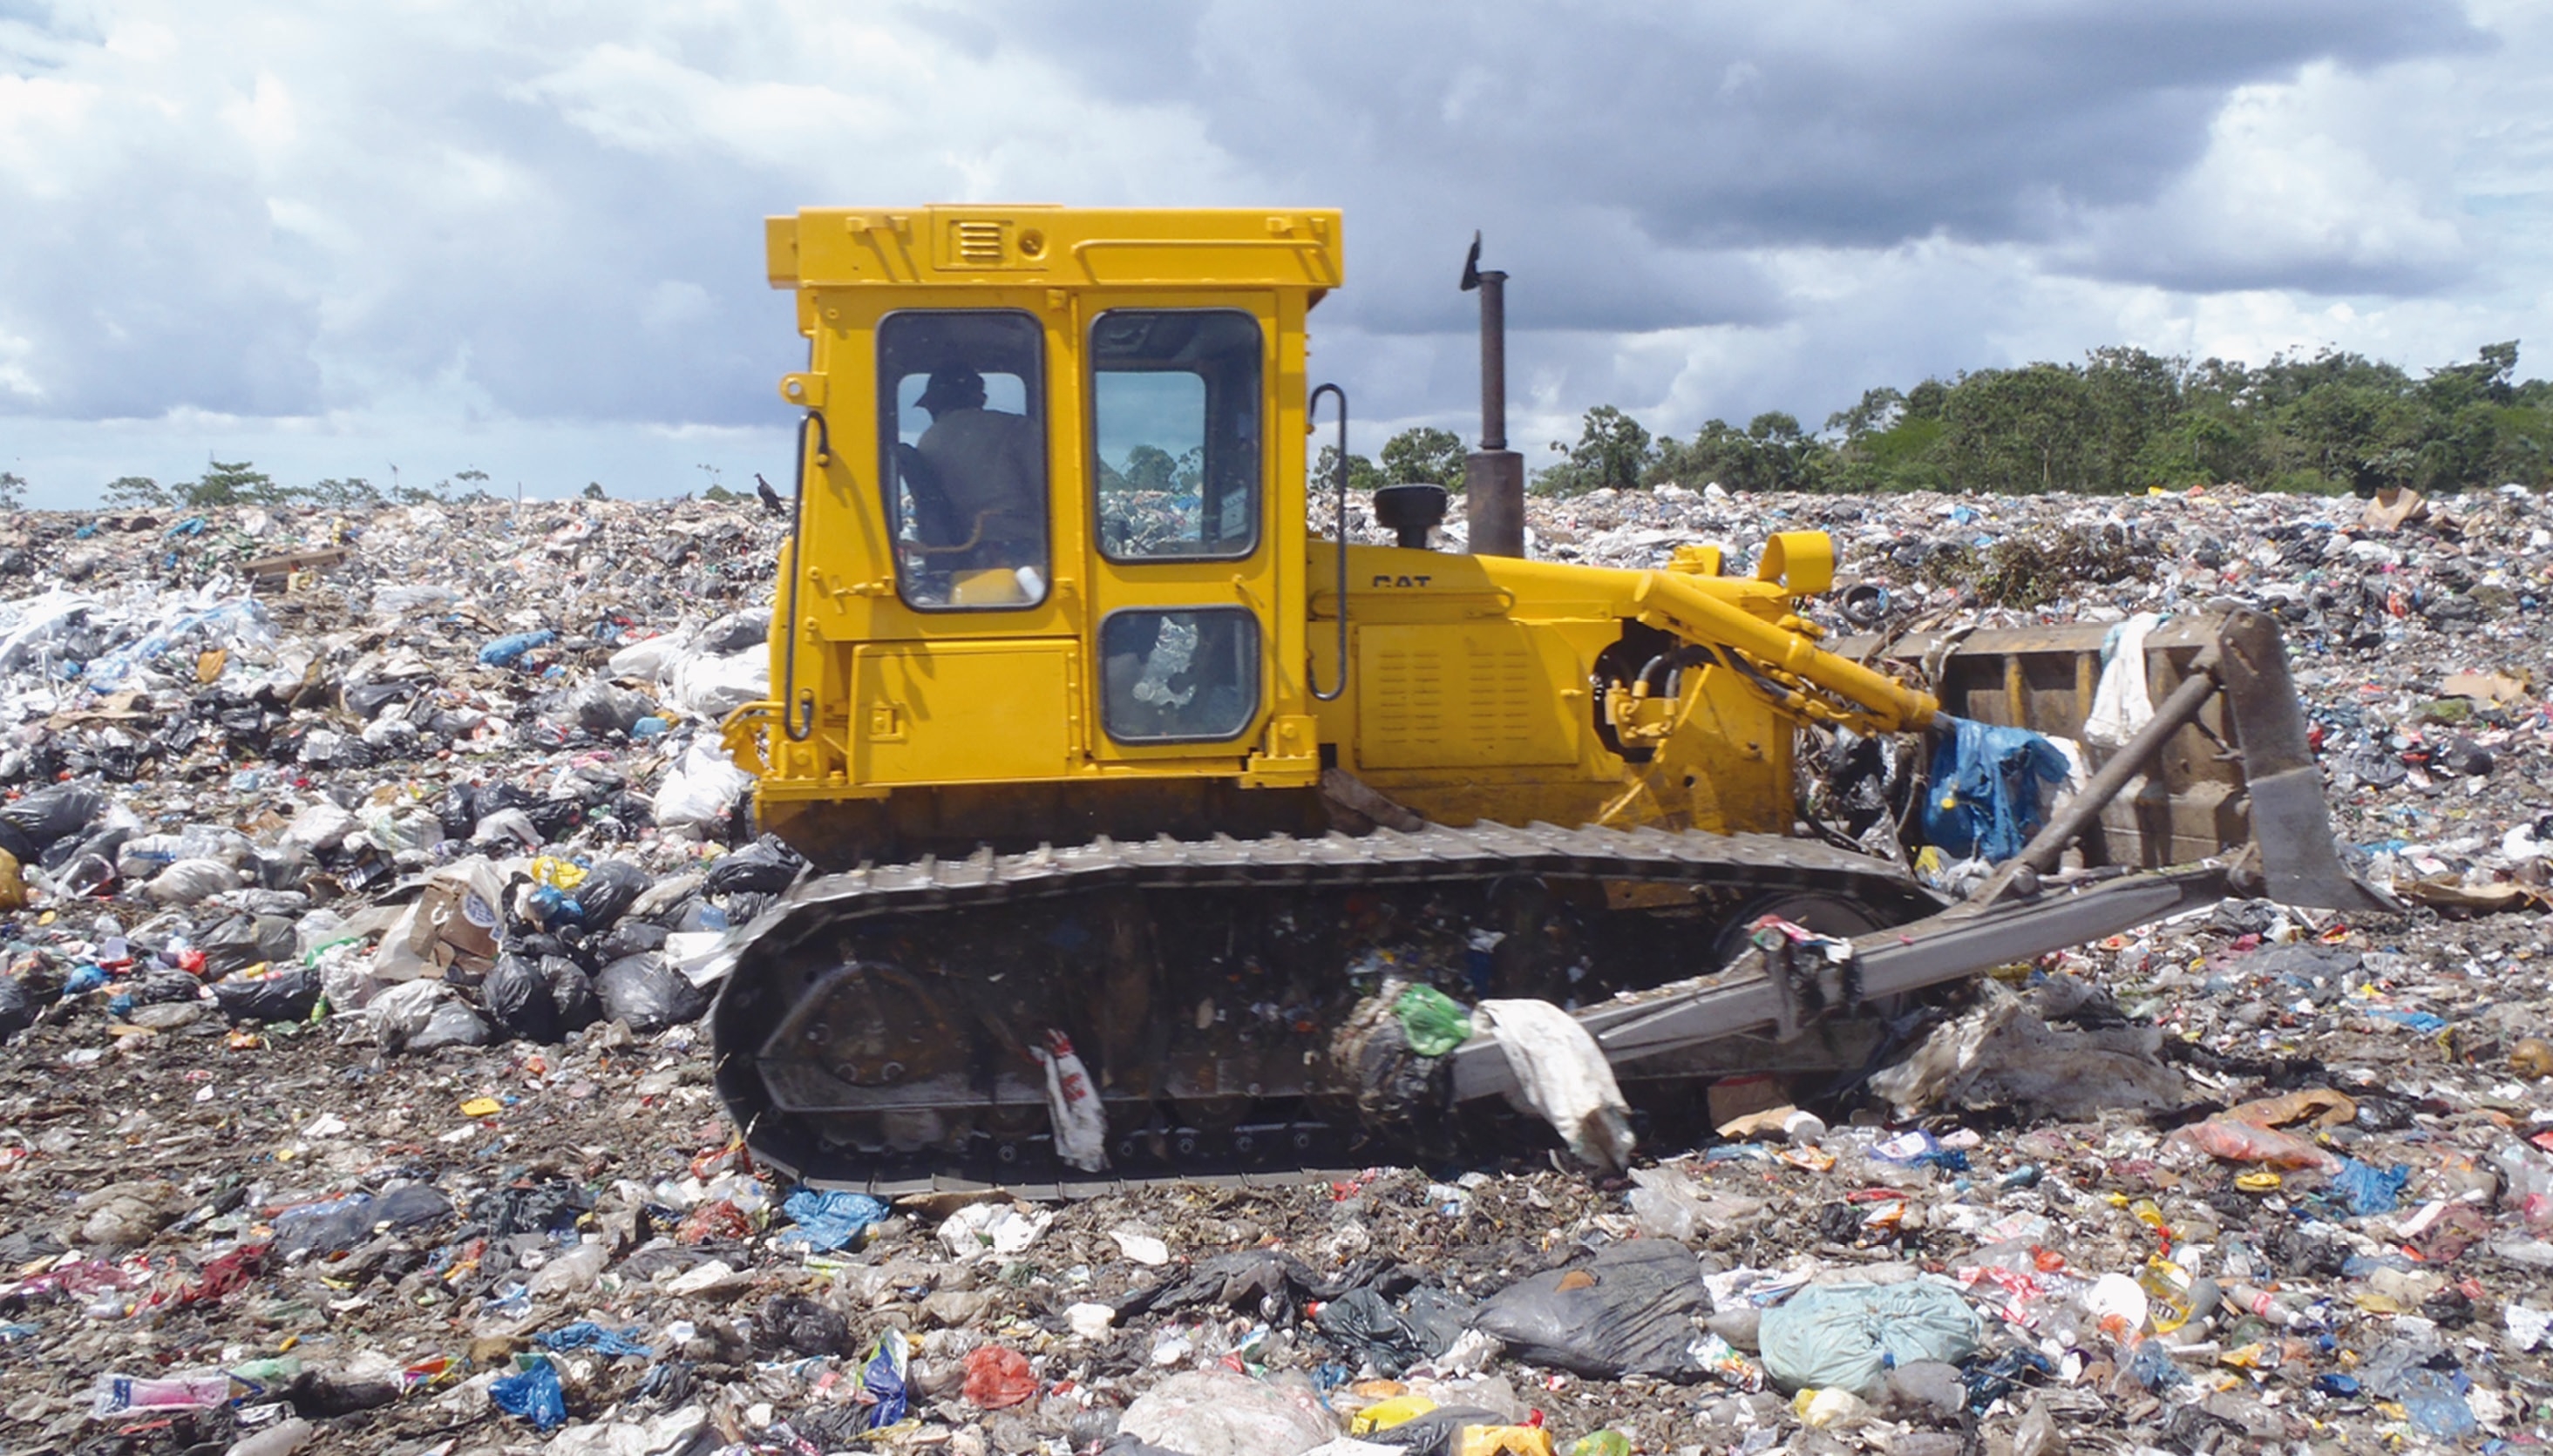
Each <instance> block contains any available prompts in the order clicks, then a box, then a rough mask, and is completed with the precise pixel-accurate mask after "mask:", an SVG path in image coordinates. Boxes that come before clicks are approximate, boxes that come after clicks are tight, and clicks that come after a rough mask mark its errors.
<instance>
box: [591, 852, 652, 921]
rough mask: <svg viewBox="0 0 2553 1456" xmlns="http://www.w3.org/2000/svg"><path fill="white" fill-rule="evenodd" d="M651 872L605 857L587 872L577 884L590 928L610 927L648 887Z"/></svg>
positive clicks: (624, 861) (623, 861)
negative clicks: (648, 876) (581, 881)
mask: <svg viewBox="0 0 2553 1456" xmlns="http://www.w3.org/2000/svg"><path fill="white" fill-rule="evenodd" d="M647 884H648V881H647V872H646V871H644V870H641V869H639V868H638V867H637V866H635V865H632V864H630V863H629V862H627V861H626V860H605V861H604V862H603V863H601V864H599V865H597V866H595V867H594V868H593V869H591V870H589V871H587V872H586V875H585V883H584V884H579V885H578V886H577V887H576V902H577V903H578V904H579V905H582V906H584V907H585V928H586V929H587V931H589V932H601V931H605V930H609V929H611V927H612V925H613V924H614V923H616V922H617V921H618V920H619V919H620V917H621V916H622V915H624V914H626V913H628V910H629V906H630V905H631V903H632V902H634V901H635V900H636V899H637V898H638V896H640V895H641V894H644V893H646V891H647Z"/></svg>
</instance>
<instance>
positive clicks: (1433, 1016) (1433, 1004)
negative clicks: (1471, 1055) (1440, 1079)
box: [1392, 986, 1472, 1057]
mask: <svg viewBox="0 0 2553 1456" xmlns="http://www.w3.org/2000/svg"><path fill="white" fill-rule="evenodd" d="M1392 1010H1393V1011H1394V1012H1395V1013H1396V1014H1398V1016H1399V1017H1400V1033H1401V1035H1402V1036H1403V1037H1405V1038H1407V1039H1408V1042H1409V1049H1410V1050H1411V1051H1413V1052H1416V1053H1417V1054H1418V1055H1420V1056H1422V1057H1441V1056H1443V1055H1445V1054H1446V1053H1447V1052H1450V1051H1452V1050H1454V1048H1456V1047H1459V1046H1461V1045H1462V1044H1463V1043H1464V1042H1466V1041H1468V1040H1470V1039H1471V1035H1472V1018H1471V1017H1470V1016H1469V1015H1467V1014H1465V1012H1464V1010H1463V1008H1462V1006H1461V1005H1459V1004H1458V1003H1456V1001H1455V1000H1454V998H1453V997H1452V996H1449V995H1447V994H1445V993H1444V992H1443V991H1441V990H1438V989H1437V988H1434V987H1432V986H1413V987H1411V988H1408V989H1407V990H1404V991H1402V992H1401V993H1400V999H1399V1000H1397V1001H1395V1002H1393V1004H1392Z"/></svg>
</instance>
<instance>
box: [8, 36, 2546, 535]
mask: <svg viewBox="0 0 2553 1456" xmlns="http://www.w3.org/2000/svg"><path fill="white" fill-rule="evenodd" d="M2548 189H2553V7H2546V6H2543V5H2541V4H2530V3H2526V0H2465V3H2461V4H2459V3H2454V0H2138V3H2135V4H2127V3H2115V0H2114V3H2089V0H2081V3H2066V0H1891V3H1881V0H1790V3H1787V4H1783V5H1766V4H1761V3H1688V4H1661V3H1658V0H1620V3H1552V0H1540V3H1529V0H1469V3H1465V4H1461V5H1445V6H1432V5H1424V4H1407V3H1404V4H1394V5H1377V4H1374V3H1371V0H1360V3H1343V0H1284V3H1276V0H1116V3H1112V4H1108V5H1101V6H1085V5H1076V4H1067V3H1061V0H928V3H924V0H916V3H894V0H850V3H847V4H846V3H842V0H760V3H754V4H749V5H748V4H741V3H734V0H684V3H680V4H669V3H662V0H611V3H594V4H579V3H574V0H562V3H552V4H544V5H526V4H501V5H500V4H478V5H468V4H453V3H437V0H374V3H372V4H368V5H364V6H328V7H321V6H312V5H307V4H298V5H285V4H269V3H265V0H215V3H210V4H207V3H203V0H192V3H183V4H179V3H166V4H164V3H157V0H134V3H124V0H60V3H54V0H0V469H10V470H15V471H17V472H18V473H20V474H22V475H24V476H26V477H27V478H28V479H29V480H30V481H31V482H32V485H33V487H34V489H33V494H34V497H35V499H37V500H38V501H39V502H41V503H48V504H64V505H67V504H80V503H85V502H86V501H88V500H89V499H91V498H93V496H94V494H95V492H96V491H97V490H98V489H99V487H100V486H101V485H102V484H103V483H104V482H105V481H107V480H109V479H111V478H113V477H115V476H118V475H123V474H148V475H153V476H156V477H158V478H160V479H162V480H185V479H190V478H192V477H193V476H194V475H195V474H196V473H198V472H199V471H200V470H201V468H202V467H203V464H204V462H205V461H206V460H207V459H208V458H210V457H214V456H218V457H219V458H221V459H224V460H237V459H243V458H245V459H249V460H252V461H254V462H256V463H257V464H259V465H260V466H262V467H265V468H269V469H271V470H272V471H274V472H275V473H276V474H277V476H278V477H279V478H282V479H284V480H286V481H291V482H302V481H307V480H311V479H316V478H319V477H322V476H344V475H361V476H365V477H367V478H370V479H372V480H374V481H375V482H377V483H381V484H388V483H389V482H390V481H391V479H392V478H393V477H394V476H395V478H397V479H399V480H402V481H406V482H410V483H416V482H430V481H433V480H436V479H440V478H443V477H446V476H449V475H451V474H453V473H455V472H457V471H460V470H462V469H466V468H477V469H481V470H485V471H486V472H488V474H489V476H490V477H491V481H492V483H493V484H494V485H496V486H498V487H500V488H511V487H513V486H517V485H519V486H520V487H521V488H522V489H523V490H524V491H525V492H526V493H528V494H532V495H557V494H564V493H570V492H573V491H574V490H576V489H578V488H580V487H582V486H583V485H584V484H585V482H586V481H588V480H600V481H602V482H603V483H604V484H605V485H606V487H607V488H608V489H609V490H611V492H612V493H613V494H615V495H636V494H663V493H674V492H679V491H683V490H695V489H698V488H700V487H701V486H703V485H705V484H707V483H709V482H710V481H711V480H712V479H713V478H719V479H723V480H724V481H725V482H726V483H728V484H731V485H732V484H737V483H746V484H749V483H750V478H751V474H752V472H753V471H755V470H757V469H759V470H763V471H765V472H767V473H769V474H771V475H772V476H773V477H774V478H775V479H779V478H782V477H783V476H784V475H785V474H786V470H787V460H788V443H787V442H788V415H787V413H786V412H785V411H784V410H783V409H782V407H781V405H780V402H779V400H778V399H777V397H776V396H775V394H774V393H773V391H772V382H773V380H774V379H775V378H776V377H777V376H778V375H779V374H780V373H782V372H784V371H785V370H787V369H789V368H792V367H795V366H797V365H798V364H800V363H802V361H803V354H802V351H803V346H802V345H801V344H800V342H799V340H798V339H797V337H796V334H795V332H794V330H793V329H792V326H791V322H790V318H791V316H790V310H789V307H788V303H787V299H786V297H785V295H781V294H776V293H772V292H771V291H769V290H768V289H767V288H766V287H765V285H764V283H763V281H762V258H761V223H760V219H761V217H762V215H763V214H765V213H769V212H786V211H791V210H794V209H796V208H797V207H799V206H802V205H893V204H901V203H912V202H922V201H934V200H1008V201H1017V200H1030V201H1055V202H1071V203H1093V204H1120V205H1128V204H1131V205H1147V204H1150V205H1198V204H1228V205H1238V206H1273V205H1293V206H1309V205H1335V206H1340V207H1344V208H1345V209H1346V210H1347V215H1348V224H1347V230H1348V239H1349V270H1348V287H1347V288H1346V289H1345V290H1344V291H1343V292H1341V293H1340V294H1338V295H1336V296H1334V297H1333V298H1332V299H1330V300H1329V301H1328V302H1327V303H1325V304H1324V305H1323V306H1322V308H1321V309H1320V310H1319V312H1318V313H1317V314H1316V315H1315V316H1314V324H1315V338H1314V353H1315V364H1314V369H1315V373H1316V374H1317V375H1319V376H1321V377H1334V378H1337V379H1340V380H1341V381H1343V382H1344V383H1346V384H1347V385H1348V387H1349V388H1350V390H1351V391H1352V392H1353V395H1354V397H1355V400H1356V408H1357V417H1358V419H1359V420H1360V422H1362V424H1361V428H1360V432H1359V439H1358V441H1357V445H1358V448H1359V449H1361V450H1366V451H1371V450H1373V449H1374V448H1375V447H1376V446H1378V445H1379V444H1380V443H1381V441H1382V440H1383V438H1384V437H1385V435H1386V434H1387V433H1388V432H1389V431H1390V430H1392V429H1394V428H1397V427H1399V426H1402V425H1407V424H1418V423H1428V424H1441V425H1445V426H1448V427H1451V428H1454V429H1457V430H1459V431H1461V432H1462V433H1463V434H1464V435H1465V437H1466V438H1467V439H1469V438H1470V437H1471V436H1472V435H1473V433H1474V432H1475V431H1476V430H1477V427H1478V420H1477V417H1476V413H1475V411H1476V409H1477V393H1476V389H1475V383H1474V376H1473V368H1474V356H1473V350H1474V336H1473V334H1472V332H1471V330H1472V327H1473V315H1472V314H1471V312H1470V310H1469V300H1468V299H1466V298H1465V297H1464V296H1463V295H1461V294H1459V293H1457V292H1456V291H1455V288H1454V279H1455V276H1456V274H1457V271H1458V269H1459V265H1460V262H1461V259H1462V251H1463V247H1464V245H1465V243H1467V242H1468V240H1469V239H1470V236H1471V233H1472V230H1473V229H1475V228H1479V229H1482V230H1483V231H1485V232H1486V233H1487V235H1488V239H1489V260H1490V261H1491V262H1492V263H1493V264H1494V265H1497V266H1501V267H1504V268H1505V269H1506V270H1507V271H1508V272H1509V273H1510V274H1512V277H1513V281H1512V282H1511V283H1510V284H1509V299H1510V302H1509V308H1510V313H1511V316H1512V319H1513V322H1514V325H1515V327H1516V331H1517V332H1516V334H1515V336H1514V338H1513V339H1512V341H1511V356H1512V363H1511V365H1510V369H1511V381H1512V386H1513V388H1514V390H1515V392H1516V395H1517V398H1516V403H1515V406H1514V409H1515V412H1516V419H1515V421H1514V425H1513V428H1512V430H1511V433H1512V434H1513V436H1514V437H1515V438H1516V440H1517V442H1518V444H1519V445H1520V446H1523V447H1528V448H1530V447H1535V446H1539V445H1540V444H1541V443H1542V442H1544V441H1547V440H1550V439H1552V438H1555V437H1558V436H1571V437H1574V435H1575V433H1576V430H1575V420H1576V417H1577V416H1578V414H1579V413H1580V412H1581V411H1583V410H1584V409H1586V408H1587V407H1588V406H1590V405H1594V404H1598V403H1608V402H1609V403H1614V404H1618V405H1620V406H1622V407H1624V408H1626V409H1629V410H1630V411H1631V412H1632V413H1633V414H1635V415H1636V416H1638V417H1639V418H1640V419H1641V420H1642V421H1643V422H1645V423H1647V424H1648V425H1649V426H1650V427H1651V428H1653V429H1656V430H1659V431H1661V432H1664V433H1674V434H1684V433H1689V432H1690V431H1692V430H1693V429H1694V428H1695V426H1697V425H1698V424H1700V423H1701V422H1702V421H1703V420H1704V419H1706V418H1709V417H1711V416H1715V415H1716V416H1721V417H1725V418H1728V419H1731V420H1737V421H1743V420H1744V419H1746V418H1747V417H1749V416H1751V415H1752V414H1754V413H1756V412H1758V411H1761V410H1766V409H1783V410H1788V411H1791V412H1792V413H1795V414H1797V415H1799V416H1801V417H1802V418H1803V419H1805V420H1807V421H1809V422H1810V423H1812V424H1815V423H1816V422H1818V421H1821V420H1823V419H1824V418H1825V417H1826V415H1827V414H1828V413H1829V412H1830V411H1831V410H1834V409H1837V408H1840V407H1841V406H1843V405H1845V404H1848V403H1850V402H1851V401H1852V400H1853V399H1854V398H1855V397H1856V396H1857V395H1858V394H1859V392H1860V391H1861V389H1862V388H1864V387H1865V386H1867V385H1871V384H1876V383H1896V384H1900V385H1904V384H1909V383H1912V382H1914V381H1915V380H1917V379H1920V378H1921V377H1923V376H1924V375H1926V374H1927V373H1949V372H1952V371H1955V370H1958V369H1962V368H1976V367H1983V366H1988V365H1999V364H2018V363H2024V362H2028V361H2031V360H2038V359H2054V360H2072V359H2077V358H2079V357H2080V356H2081V355H2082V353H2083V352H2084V351H2085V350H2087V349H2090V348H2093V347H2095V346H2098V345H2103V344H2110V343H2129V344H2137V345H2142V346H2144V347H2147V348H2149V349H2154V350H2157V351H2161V352H2166V353H2173V354H2189V355H2192V356H2197V357H2204V356H2208V355H2217V356H2222V357H2226V358H2238V359H2243V360H2247V361H2255V362H2257V361H2260V360H2263V359H2266V358H2267V357H2269V356H2270V355H2271V354H2273V353H2275V352H2276V351H2279V350H2295V349H2307V350H2310V349H2315V348H2319V347H2322V346H2326V345H2337V346H2339V347H2342V348H2347V349H2352V350H2358V351H2361V352H2364V353H2369V354H2374V355H2377V356H2380V357H2384V358H2387V359H2392V360H2395V361H2397V362H2401V363H2403V364H2412V365H2430V364H2443V363H2448V362H2450V361H2453V360H2457V359H2464V358H2470V357H2471V356H2472V354H2473V351H2474V349H2475V348H2476V347H2477V346H2478V345H2480V344H2482V343H2485V342H2488V341H2492V340H2498V339H2507V338H2512V337H2513V338H2518V339H2521V340H2523V341H2525V343H2526V346H2527V348H2526V352H2525V353H2524V354H2523V356H2522V357H2521V365H2520V371H2521V372H2522V373H2525V374H2530V375H2532V374H2553V202H2549V201H2548V199H2553V190H2548Z"/></svg>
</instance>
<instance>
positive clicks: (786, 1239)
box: [779, 1188, 887, 1251]
mask: <svg viewBox="0 0 2553 1456" xmlns="http://www.w3.org/2000/svg"><path fill="white" fill-rule="evenodd" d="M780 1211H781V1212H783V1213H786V1214H788V1215H789V1218H790V1221H791V1222H792V1223H794V1224H796V1225H797V1226H796V1227H794V1228H790V1229H787V1230H784V1231H783V1232H782V1233H781V1234H780V1237H779V1242H781V1243H785V1244H786V1243H803V1244H806V1245H807V1246H808V1247H810V1248H814V1249H821V1250H827V1251H831V1250H833V1249H839V1248H842V1247H844V1246H845V1245H847V1244H849V1243H850V1242H851V1241H852V1240H853V1239H856V1238H858V1237H859V1236H860V1230H862V1229H864V1228H867V1227H868V1226H869V1225H870V1224H872V1223H881V1222H884V1221H885V1219H886V1212H887V1209H886V1204H884V1203H881V1202H879V1201H878V1200H877V1199H875V1198H872V1197H870V1196H868V1195H866V1194H852V1193H841V1192H838V1191H837V1192H833V1193H823V1192H819V1191H817V1190H815V1189H812V1188H797V1189H792V1190H791V1191H790V1194H789V1196H788V1197H786V1198H784V1199H782V1200H781V1203H780Z"/></svg>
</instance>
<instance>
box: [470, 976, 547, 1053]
mask: <svg viewBox="0 0 2553 1456" xmlns="http://www.w3.org/2000/svg"><path fill="white" fill-rule="evenodd" d="M479 995H480V998H481V999H482V1000H484V1001H486V1002H487V1003H488V1015H489V1018H490V1019H492V1020H494V1021H495V1022H496V1023H497V1024H498V1025H499V1026H500V1027H501V1028H503V1029H504V1030H505V1031H507V1032H509V1033H511V1034H512V1035H514V1036H518V1037H520V1038H522V1039H523V1040H525V1041H537V1042H554V1041H556V1040H558V1039H559V1013H558V1001H557V1000H556V999H555V998H554V997H553V996H552V994H551V992H550V983H549V978H548V977H546V976H543V975H542V974H541V972H540V968H539V967H537V966H535V965H533V964H532V963H531V962H529V961H526V960H524V959H523V958H522V957H520V956H499V957H498V958H497V965H496V968H495V969H494V970H491V971H490V972H489V973H488V980H487V982H486V983H485V984H483V985H482V986H481V987H480V988H479Z"/></svg>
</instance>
